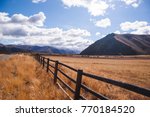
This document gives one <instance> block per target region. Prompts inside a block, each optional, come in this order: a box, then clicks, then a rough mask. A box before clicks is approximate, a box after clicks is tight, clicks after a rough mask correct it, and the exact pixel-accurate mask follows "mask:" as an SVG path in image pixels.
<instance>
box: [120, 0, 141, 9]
mask: <svg viewBox="0 0 150 117" xmlns="http://www.w3.org/2000/svg"><path fill="white" fill-rule="evenodd" d="M121 1H123V2H124V3H125V4H126V5H131V6H132V7H134V8H137V7H138V6H139V5H140V3H141V1H142V0H121Z"/></svg>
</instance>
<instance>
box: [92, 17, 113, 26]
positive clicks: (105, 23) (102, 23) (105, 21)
mask: <svg viewBox="0 0 150 117" xmlns="http://www.w3.org/2000/svg"><path fill="white" fill-rule="evenodd" d="M95 26H97V27H101V28H107V27H109V26H111V20H110V19H109V18H105V19H101V20H98V21H95Z"/></svg>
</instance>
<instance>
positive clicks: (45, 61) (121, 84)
mask: <svg viewBox="0 0 150 117" xmlns="http://www.w3.org/2000/svg"><path fill="white" fill-rule="evenodd" d="M35 58H36V60H37V61H39V63H40V64H41V65H42V66H43V68H44V67H46V71H47V72H49V71H50V72H51V73H52V74H53V76H54V84H56V83H57V80H59V81H60V82H61V83H62V84H63V85H64V86H65V87H66V88H67V89H68V90H70V91H71V92H72V93H73V94H74V99H75V100H79V99H82V100H86V98H85V97H83V96H82V95H80V91H81V88H83V89H84V90H86V91H87V92H89V93H91V94H92V95H94V96H95V97H97V98H98V99H103V100H108V99H109V98H108V97H105V96H104V95H102V94H100V93H97V92H96V91H94V90H92V89H91V88H89V87H88V86H86V85H84V84H82V77H83V76H86V77H89V78H92V79H95V80H99V81H102V82H105V83H109V84H112V85H115V86H118V87H121V88H124V89H127V90H129V91H132V92H135V93H138V94H141V95H144V96H147V97H150V89H146V88H142V87H139V86H136V85H132V84H128V83H124V82H120V81H116V80H112V79H109V78H104V77H100V76H96V75H93V74H89V73H85V72H83V70H80V69H79V70H77V69H75V68H73V67H70V66H68V65H66V64H64V63H61V62H59V61H55V60H51V59H49V58H45V57H43V56H41V55H39V54H36V55H35ZM51 62H52V63H54V65H52V64H50V63H51ZM59 65H62V66H64V67H66V68H68V69H70V70H72V71H74V72H76V73H77V78H76V80H74V79H72V78H71V77H70V76H68V75H67V74H66V73H64V72H63V71H62V70H60V69H59V68H58V66H59ZM49 67H51V68H52V69H54V72H53V71H52V70H51V69H50V68H49ZM58 71H59V72H60V73H61V74H63V75H64V76H65V77H66V78H67V79H69V80H70V81H71V82H73V83H74V84H75V85H76V87H75V90H73V89H72V88H71V87H70V86H69V85H68V84H66V83H65V82H64V81H63V80H62V79H61V78H60V77H58ZM59 85H60V84H59Z"/></svg>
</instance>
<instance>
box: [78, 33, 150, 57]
mask: <svg viewBox="0 0 150 117" xmlns="http://www.w3.org/2000/svg"><path fill="white" fill-rule="evenodd" d="M80 54H81V55H140V54H141V55H142V54H143V55H145V54H150V35H133V34H114V33H112V34H109V35H107V36H106V37H104V38H102V39H100V40H98V41H96V42H95V43H93V44H92V45H90V46H89V47H88V48H86V49H85V50H83V51H82V52H81V53H80Z"/></svg>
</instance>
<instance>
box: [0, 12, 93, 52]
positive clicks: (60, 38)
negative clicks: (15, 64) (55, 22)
mask: <svg viewBox="0 0 150 117" xmlns="http://www.w3.org/2000/svg"><path fill="white" fill-rule="evenodd" d="M45 19H46V16H45V15H44V13H42V12H40V13H38V14H34V15H32V16H29V17H28V16H24V15H22V14H14V15H12V16H11V17H10V16H9V15H8V14H7V13H1V12H0V37H1V42H9V43H14V44H27V45H48V46H54V47H58V48H69V49H73V50H74V49H76V50H82V49H84V48H86V47H87V46H89V45H90V44H91V43H93V41H91V40H90V39H88V38H89V37H90V36H91V34H90V32H89V31H87V30H85V29H80V28H71V29H69V30H64V29H61V28H58V27H55V28H44V27H43V25H44V21H45Z"/></svg>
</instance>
